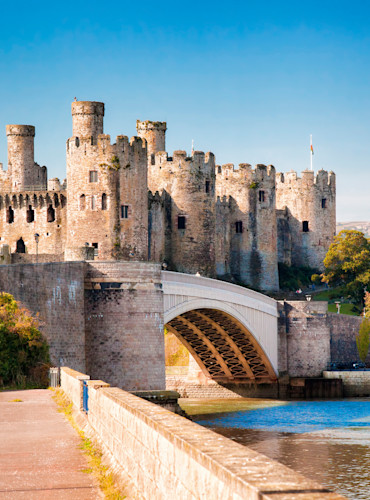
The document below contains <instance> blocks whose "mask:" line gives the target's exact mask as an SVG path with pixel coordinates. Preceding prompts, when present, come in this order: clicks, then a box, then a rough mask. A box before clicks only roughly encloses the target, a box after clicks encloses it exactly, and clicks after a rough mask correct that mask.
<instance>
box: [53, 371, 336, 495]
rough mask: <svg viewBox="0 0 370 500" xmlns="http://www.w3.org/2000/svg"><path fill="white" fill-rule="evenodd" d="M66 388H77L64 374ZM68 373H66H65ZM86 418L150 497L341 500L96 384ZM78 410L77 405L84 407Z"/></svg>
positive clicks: (153, 407) (239, 448) (198, 429)
mask: <svg viewBox="0 0 370 500" xmlns="http://www.w3.org/2000/svg"><path fill="white" fill-rule="evenodd" d="M62 372H63V373H64V374H63V376H62V389H63V390H64V391H65V392H66V394H67V396H69V397H73V398H74V399H76V394H75V393H74V394H73V395H71V394H70V393H69V392H68V391H70V390H72V391H75V389H76V388H77V387H78V385H77V383H71V381H70V379H69V377H73V376H75V378H76V379H78V377H79V376H80V375H81V374H78V375H77V374H73V373H72V372H71V371H69V372H68V371H66V369H64V368H63V369H62ZM65 375H67V376H65ZM88 385H89V412H88V415H87V421H88V424H89V426H90V427H91V428H92V429H93V431H94V433H95V436H96V437H97V438H98V440H99V441H100V442H101V443H103V444H104V448H105V449H107V450H108V451H109V453H110V456H111V457H113V461H114V463H115V466H116V469H118V470H121V471H124V472H125V474H126V477H127V475H128V476H129V477H130V479H131V480H132V482H133V484H134V485H135V487H136V489H137V492H138V494H137V496H138V497H139V498H142V499H149V498H150V499H151V500H156V499H158V500H166V499H169V500H173V499H174V498H181V499H182V500H199V499H204V500H210V499H218V498H222V499H224V500H227V499H229V500H242V499H243V500H249V499H250V500H273V499H274V500H277V499H279V500H293V499H297V498H298V497H299V500H312V499H314V498H317V499H323V500H340V499H343V497H341V496H340V495H338V494H335V493H330V492H329V491H328V490H327V489H325V488H323V487H322V486H320V485H319V484H317V483H315V482H313V481H311V480H309V479H306V478H305V477H303V476H301V475H300V474H297V473H295V472H293V471H292V470H290V469H288V468H287V467H285V466H283V465H281V464H279V463H277V462H275V461H274V460H270V459H268V458H267V457H265V456H264V455H261V454H259V453H257V452H255V451H253V450H250V449H249V448H247V447H244V446H242V445H240V444H237V443H234V442H233V441H231V440H229V439H227V438H225V437H223V436H220V435H218V434H216V433H214V432H212V431H210V430H208V429H205V428H203V427H201V426H199V425H197V424H195V423H193V422H190V421H188V420H187V419H184V418H183V417H180V416H178V415H175V414H173V413H171V412H169V411H167V410H165V409H163V408H161V407H160V406H157V405H155V404H152V403H149V402H148V401H144V400H142V399H140V398H138V397H136V396H134V395H132V394H130V393H127V392H125V391H123V390H121V389H118V388H113V387H112V388H111V387H102V385H104V383H102V382H99V381H98V382H96V381H90V382H89V383H88ZM78 409H79V408H77V410H78Z"/></svg>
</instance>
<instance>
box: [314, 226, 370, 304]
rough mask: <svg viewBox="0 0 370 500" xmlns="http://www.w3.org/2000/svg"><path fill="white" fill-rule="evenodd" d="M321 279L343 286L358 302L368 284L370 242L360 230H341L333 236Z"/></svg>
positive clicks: (369, 274)
mask: <svg viewBox="0 0 370 500" xmlns="http://www.w3.org/2000/svg"><path fill="white" fill-rule="evenodd" d="M324 266H325V272H324V274H323V276H322V278H323V281H324V282H325V283H328V284H329V285H332V286H339V285H341V286H344V289H345V291H346V292H347V293H349V294H351V295H352V296H353V297H354V298H355V299H356V300H357V301H358V302H360V301H362V300H363V294H364V288H365V287H366V286H368V285H369V284H370V243H369V240H368V239H367V238H366V237H365V236H364V234H363V233H361V232H360V231H352V230H351V231H350V230H344V231H341V232H340V233H339V234H338V235H337V236H335V238H334V242H333V243H332V244H331V245H330V247H329V250H328V253H327V254H326V257H325V259H324Z"/></svg>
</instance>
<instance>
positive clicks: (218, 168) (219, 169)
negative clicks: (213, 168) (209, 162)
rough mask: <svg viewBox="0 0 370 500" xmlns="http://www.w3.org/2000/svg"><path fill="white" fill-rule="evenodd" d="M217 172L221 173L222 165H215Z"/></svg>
mask: <svg viewBox="0 0 370 500" xmlns="http://www.w3.org/2000/svg"><path fill="white" fill-rule="evenodd" d="M217 173H218V174H221V173H222V167H221V166H218V167H217Z"/></svg>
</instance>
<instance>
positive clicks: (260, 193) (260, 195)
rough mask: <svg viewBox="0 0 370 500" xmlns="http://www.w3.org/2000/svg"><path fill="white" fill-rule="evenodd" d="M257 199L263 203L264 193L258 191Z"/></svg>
mask: <svg viewBox="0 0 370 500" xmlns="http://www.w3.org/2000/svg"><path fill="white" fill-rule="evenodd" d="M258 199H259V201H260V202H262V203H263V202H264V201H265V192H264V191H258Z"/></svg>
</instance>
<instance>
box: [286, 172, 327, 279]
mask: <svg viewBox="0 0 370 500" xmlns="http://www.w3.org/2000/svg"><path fill="white" fill-rule="evenodd" d="M276 177H277V179H276V206H277V209H279V210H285V211H286V217H287V224H288V226H289V230H290V234H291V242H292V243H291V245H292V247H291V262H292V264H293V265H296V266H310V267H312V268H315V269H318V270H322V268H323V260H324V258H325V255H326V253H327V251H328V249H329V246H330V244H331V243H332V241H333V237H334V235H335V232H336V215H335V210H336V208H335V198H336V189H335V174H334V173H333V172H327V171H325V170H319V171H318V172H317V173H316V175H315V173H314V172H313V171H312V170H304V171H303V172H302V174H301V177H298V175H297V173H296V172H294V171H291V172H288V173H286V174H282V173H279V174H277V176H276Z"/></svg>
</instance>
